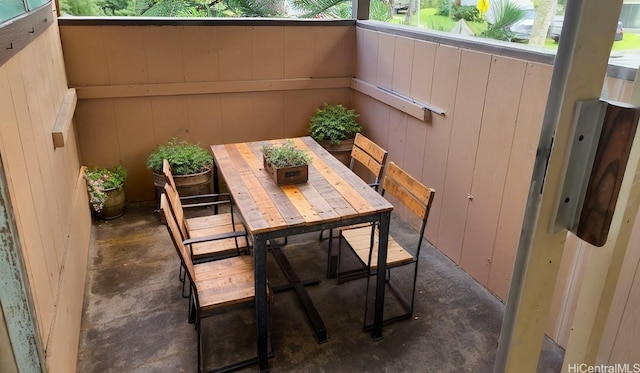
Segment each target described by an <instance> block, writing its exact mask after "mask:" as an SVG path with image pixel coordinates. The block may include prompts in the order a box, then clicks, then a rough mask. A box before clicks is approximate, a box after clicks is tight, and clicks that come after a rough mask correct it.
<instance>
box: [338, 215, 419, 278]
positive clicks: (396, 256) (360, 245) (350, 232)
mask: <svg viewBox="0 0 640 373" xmlns="http://www.w3.org/2000/svg"><path fill="white" fill-rule="evenodd" d="M341 234H342V237H344V239H345V241H346V242H347V243H348V244H349V246H351V248H352V249H353V251H354V252H355V253H356V255H357V256H358V258H359V259H360V261H362V263H363V264H364V265H367V262H368V261H369V251H370V250H371V226H366V227H362V228H355V229H343V230H342V232H341ZM377 257H378V228H376V231H375V234H374V242H373V253H372V254H371V258H373V259H372V260H371V261H372V263H371V269H373V270H375V269H377V267H378V263H377V261H376V258H377ZM412 261H413V255H411V253H409V252H408V251H407V250H405V249H404V248H403V247H402V246H400V244H399V243H397V242H396V240H394V239H393V237H391V236H389V245H388V249H387V267H394V266H398V265H403V264H407V263H411V262H412Z"/></svg>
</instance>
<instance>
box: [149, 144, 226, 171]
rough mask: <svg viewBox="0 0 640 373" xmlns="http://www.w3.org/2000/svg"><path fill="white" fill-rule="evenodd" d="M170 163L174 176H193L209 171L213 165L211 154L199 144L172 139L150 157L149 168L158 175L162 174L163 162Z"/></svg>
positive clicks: (159, 146)
mask: <svg viewBox="0 0 640 373" xmlns="http://www.w3.org/2000/svg"><path fill="white" fill-rule="evenodd" d="M164 159H166V160H168V161H169V165H170V166H171V171H172V172H173V174H174V175H191V174H197V173H200V172H204V171H207V170H209V169H210V168H211V166H212V165H213V159H212V158H211V154H209V152H208V151H206V150H205V149H204V148H203V147H202V146H200V145H199V144H192V143H189V142H186V141H178V139H176V138H173V139H171V140H170V141H169V142H168V143H167V144H166V145H158V148H157V149H156V150H155V151H154V152H152V153H151V154H150V155H149V158H148V159H147V168H149V169H151V170H152V171H153V172H154V173H156V174H162V161H163V160H164Z"/></svg>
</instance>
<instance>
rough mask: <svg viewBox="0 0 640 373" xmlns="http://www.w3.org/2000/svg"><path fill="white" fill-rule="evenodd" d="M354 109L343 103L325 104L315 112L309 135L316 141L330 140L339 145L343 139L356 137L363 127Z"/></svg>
mask: <svg viewBox="0 0 640 373" xmlns="http://www.w3.org/2000/svg"><path fill="white" fill-rule="evenodd" d="M358 116H359V114H357V113H356V112H355V110H353V109H347V108H345V107H344V106H342V105H329V104H324V105H322V107H320V108H318V109H317V110H316V112H315V113H314V114H313V116H312V117H311V120H310V122H311V123H310V125H309V135H311V137H313V139H314V140H316V141H322V140H329V141H331V143H332V144H334V145H338V144H340V142H341V141H342V140H347V139H351V138H354V137H355V136H356V133H358V132H360V131H362V127H361V126H360V124H358V122H356V118H357V117H358Z"/></svg>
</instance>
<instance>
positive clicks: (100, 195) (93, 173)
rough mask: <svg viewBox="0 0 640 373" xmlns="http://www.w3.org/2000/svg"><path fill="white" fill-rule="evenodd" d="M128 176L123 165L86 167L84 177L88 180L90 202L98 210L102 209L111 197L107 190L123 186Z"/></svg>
mask: <svg viewBox="0 0 640 373" xmlns="http://www.w3.org/2000/svg"><path fill="white" fill-rule="evenodd" d="M126 178H127V171H126V170H125V169H124V167H122V165H119V166H117V167H114V168H95V167H91V168H85V170H84V179H85V180H86V182H87V191H88V192H89V203H91V206H93V209H94V210H95V211H96V212H100V211H102V209H103V208H104V203H105V202H106V201H107V199H108V198H109V197H108V196H107V194H106V193H105V190H109V189H114V188H119V187H121V186H123V185H124V181H125V180H126Z"/></svg>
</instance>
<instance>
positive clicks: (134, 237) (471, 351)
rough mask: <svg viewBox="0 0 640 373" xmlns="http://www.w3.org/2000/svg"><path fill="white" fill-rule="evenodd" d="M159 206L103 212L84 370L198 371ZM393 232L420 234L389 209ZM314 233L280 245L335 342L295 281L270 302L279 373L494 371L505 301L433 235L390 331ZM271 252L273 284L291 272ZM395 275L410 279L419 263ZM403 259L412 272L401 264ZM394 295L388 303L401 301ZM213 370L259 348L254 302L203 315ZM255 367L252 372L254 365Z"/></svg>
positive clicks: (361, 286)
mask: <svg viewBox="0 0 640 373" xmlns="http://www.w3.org/2000/svg"><path fill="white" fill-rule="evenodd" d="M153 209H154V206H153V205H151V204H135V205H128V206H127V211H126V213H125V215H124V216H123V217H121V218H119V219H116V220H112V221H107V222H104V221H94V224H93V229H92V246H91V249H90V252H89V269H88V275H87V276H88V277H87V285H86V290H85V301H84V310H83V318H82V330H81V336H80V348H79V357H78V371H79V372H82V373H93V372H96V373H97V372H100V373H105V372H195V371H196V366H197V365H196V356H197V355H196V332H195V330H194V327H193V324H189V323H188V322H187V300H186V299H184V298H182V297H181V294H180V290H181V283H180V282H179V281H178V256H177V254H176V252H175V249H174V248H173V245H172V243H171V240H170V238H169V234H168V233H167V230H166V227H165V226H164V225H162V224H161V222H160V220H159V218H158V217H157V216H156V215H154V212H153ZM391 232H392V235H393V236H394V237H395V238H396V239H397V240H398V241H399V242H401V243H413V242H415V239H416V235H417V233H416V232H415V231H414V230H413V229H411V228H410V227H409V226H408V225H407V224H405V223H404V222H402V221H400V220H399V219H397V218H396V217H395V216H394V217H392V226H391ZM317 237H318V235H317V233H314V234H308V235H301V236H295V237H290V238H289V241H288V243H289V244H288V245H287V246H285V247H284V248H283V252H284V253H285V254H286V256H287V258H288V259H289V261H290V262H291V264H292V265H293V267H294V268H295V270H296V271H297V272H298V275H299V276H300V278H303V279H304V278H319V279H320V280H321V283H320V284H319V285H316V286H312V287H308V288H307V290H308V292H309V294H310V296H311V298H312V300H313V302H314V304H315V306H316V308H317V309H318V312H319V313H320V315H321V317H322V319H323V321H324V323H325V325H326V328H327V333H328V342H326V343H323V344H318V343H317V342H316V340H315V338H314V336H313V332H312V329H311V326H310V324H309V322H308V321H307V319H306V316H305V314H304V311H303V310H302V309H301V308H300V306H299V304H298V300H297V298H296V297H295V294H294V293H293V292H291V291H288V292H282V293H276V294H275V295H274V304H273V306H272V314H273V318H272V321H273V325H272V334H273V339H274V346H273V347H274V349H275V354H276V356H275V358H273V359H271V360H270V361H269V365H270V368H271V371H272V372H292V371H295V372H492V371H493V362H494V359H495V355H496V348H497V342H498V337H499V333H500V325H501V322H502V315H503V312H504V305H503V304H502V303H501V302H500V301H499V300H498V299H497V298H495V297H494V296H493V295H492V294H491V293H489V292H488V291H487V290H486V289H485V288H484V287H482V286H481V285H479V284H478V283H476V281H475V280H473V279H472V278H471V277H470V276H469V275H468V274H466V273H465V272H464V271H462V270H461V269H460V268H459V267H457V266H456V265H455V264H454V263H453V262H451V261H450V260H449V259H448V258H446V257H445V256H444V255H443V254H441V253H440V252H438V251H437V250H435V249H434V248H433V247H432V246H431V245H428V244H427V245H426V246H425V247H423V251H422V254H421V258H420V270H419V275H418V284H417V288H416V304H415V317H414V319H413V320H407V321H401V322H397V323H394V324H391V325H389V326H387V327H385V329H384V339H383V340H381V341H378V342H376V341H374V340H373V339H372V338H371V336H370V334H368V333H366V332H363V331H362V320H363V316H364V302H365V301H364V299H365V297H364V291H365V287H366V281H365V280H364V279H361V280H355V281H352V282H348V283H345V284H341V285H338V284H337V283H336V282H335V280H332V279H326V278H325V272H326V250H327V246H328V243H327V241H324V242H318V240H317ZM268 258H269V269H268V271H269V272H268V273H269V281H270V285H271V286H277V285H280V284H283V283H284V277H283V275H282V273H281V271H280V269H279V267H278V266H277V264H276V263H275V261H274V260H273V258H272V256H271V255H268ZM404 269H406V271H404V273H400V272H399V273H397V274H394V278H393V280H394V281H395V280H399V286H400V288H401V289H409V288H407V286H406V285H409V286H410V284H409V280H407V279H409V278H410V276H411V273H410V272H412V271H411V266H406V267H405V268H404ZM404 269H403V270H404ZM393 302H394V298H393V297H387V302H386V303H387V304H388V305H389V307H390V310H389V312H391V311H392V310H391V308H393ZM203 333H204V335H205V336H206V339H205V342H204V351H205V366H206V368H207V369H213V368H215V367H218V366H221V365H226V364H228V363H231V362H234V361H237V360H243V359H246V358H250V357H252V356H253V355H254V354H255V325H254V313H253V309H252V308H247V309H235V310H231V311H229V312H225V313H221V314H217V315H214V316H211V317H209V318H207V319H204V321H203ZM563 356H564V351H563V350H562V349H561V348H560V347H558V346H556V345H555V344H554V343H553V342H552V341H550V340H549V339H547V340H545V344H544V348H543V351H542V355H541V359H540V364H539V367H538V372H559V371H560V370H561V366H562V360H563ZM256 370H257V367H256V366H252V367H249V368H245V369H244V370H243V371H246V372H251V371H256Z"/></svg>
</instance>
